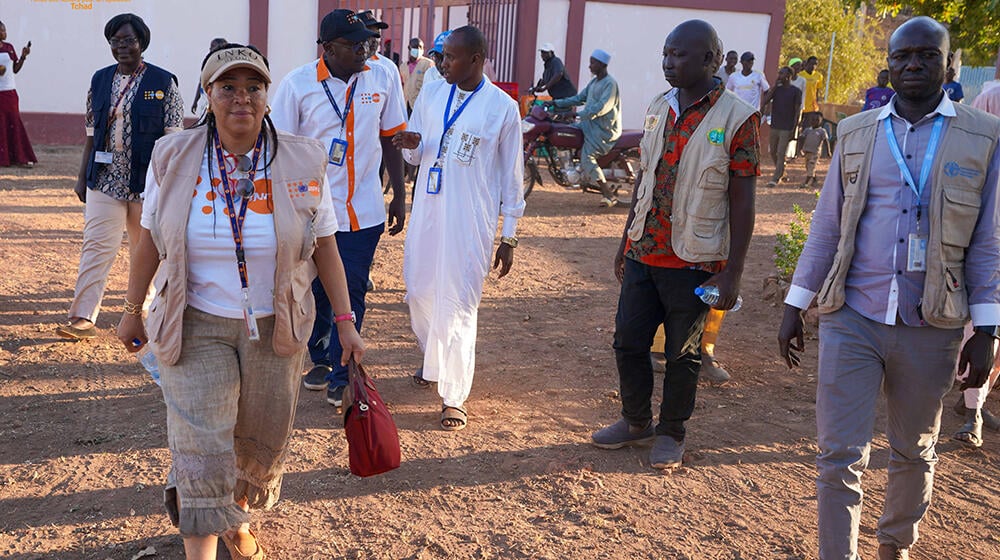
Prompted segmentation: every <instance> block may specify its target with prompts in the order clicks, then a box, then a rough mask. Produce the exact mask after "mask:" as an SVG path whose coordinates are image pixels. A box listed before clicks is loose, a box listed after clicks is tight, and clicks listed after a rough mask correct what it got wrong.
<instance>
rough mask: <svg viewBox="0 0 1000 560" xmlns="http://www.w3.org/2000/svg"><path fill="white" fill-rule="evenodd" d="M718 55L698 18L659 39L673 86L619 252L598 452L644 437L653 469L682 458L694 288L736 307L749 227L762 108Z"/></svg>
mask: <svg viewBox="0 0 1000 560" xmlns="http://www.w3.org/2000/svg"><path fill="white" fill-rule="evenodd" d="M721 61H722V49H721V43H720V42H719V40H718V35H717V34H716V32H715V29H713V28H712V26H711V25H709V24H708V23H706V22H704V21H701V20H690V21H686V22H684V23H682V24H680V25H678V26H677V27H676V28H675V29H674V30H673V31H672V32H671V33H670V35H668V36H667V39H666V42H665V44H664V46H663V74H664V77H665V78H666V79H667V81H668V82H670V85H671V86H673V88H672V89H670V90H668V91H667V92H665V93H662V94H660V95H657V96H656V97H655V98H654V99H653V101H652V103H651V104H650V106H649V109H648V110H647V111H646V118H645V134H644V135H643V139H642V146H641V153H642V158H641V164H642V165H641V170H640V173H639V176H638V177H637V179H636V188H635V196H634V198H633V200H632V210H631V211H630V212H629V217H628V221H627V222H626V226H625V231H624V232H623V234H622V240H621V245H620V246H619V248H618V252H617V254H616V255H615V261H614V266H615V274H616V276H617V277H618V280H619V281H620V282H621V283H622V289H621V295H620V296H619V300H618V315H617V317H616V318H615V329H616V332H615V341H614V348H615V357H616V360H617V363H618V375H619V379H620V382H621V399H622V410H621V415H622V418H621V419H620V420H619V421H618V422H616V423H614V424H612V425H611V426H609V427H607V428H604V429H602V430H599V431H597V432H595V433H594V434H593V435H592V436H591V438H592V441H593V444H594V445H595V446H597V447H601V448H605V449H618V448H621V447H625V446H633V445H644V444H649V443H652V444H653V449H652V451H651V452H650V466H652V467H653V468H670V467H676V466H679V465H680V464H681V461H682V458H683V455H684V445H685V438H684V436H685V427H684V423H685V422H686V421H687V420H688V419H689V418H690V417H691V413H692V412H693V411H694V402H695V391H696V389H697V387H698V370H699V367H700V366H701V353H700V350H699V345H700V341H701V337H702V331H703V329H704V327H705V316H706V315H707V314H708V309H709V307H708V305H706V304H705V303H703V302H702V301H701V300H700V299H699V298H698V296H696V295H695V293H694V291H695V288H698V287H699V286H709V285H712V286H717V287H718V289H719V293H720V298H719V301H718V302H717V303H716V307H717V308H719V309H730V308H732V307H733V306H734V305H735V303H736V298H737V296H738V295H739V291H740V277H741V276H742V274H743V263H744V260H745V258H746V254H747V248H748V247H749V244H750V236H751V234H752V233H753V223H754V187H755V184H756V180H757V179H756V178H757V176H758V175H760V168H759V159H760V141H759V137H758V128H759V126H760V114H759V113H757V111H756V109H755V108H754V107H751V106H750V105H747V104H746V103H745V102H743V101H742V100H740V99H739V98H738V97H736V95H735V94H733V93H732V92H729V91H727V90H726V89H725V86H723V85H722V84H720V83H719V80H717V79H716V78H715V76H714V74H715V71H716V70H717V69H718V68H719V64H720V63H721ZM661 324H662V325H663V328H664V334H665V335H666V343H665V345H664V352H663V353H664V355H665V356H666V360H667V363H666V372H665V373H664V381H663V400H662V402H661V404H660V418H659V423H658V424H655V425H654V423H653V415H652V407H651V403H650V400H651V398H652V393H653V371H652V365H651V363H650V359H649V347H650V345H651V344H652V341H653V336H654V334H655V333H656V329H657V327H659V326H660V325H661Z"/></svg>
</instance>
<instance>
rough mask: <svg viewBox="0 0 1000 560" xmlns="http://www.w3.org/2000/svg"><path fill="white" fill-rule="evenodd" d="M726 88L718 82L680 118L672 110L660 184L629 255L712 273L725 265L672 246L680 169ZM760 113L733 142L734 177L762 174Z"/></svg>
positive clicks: (665, 129)
mask: <svg viewBox="0 0 1000 560" xmlns="http://www.w3.org/2000/svg"><path fill="white" fill-rule="evenodd" d="M723 91H725V88H724V87H723V86H722V85H718V86H716V87H715V89H713V90H712V91H710V92H708V93H707V94H706V95H705V97H702V98H701V99H700V100H698V101H696V102H695V103H694V104H692V105H691V106H690V107H688V108H687V109H685V110H684V111H682V112H681V115H680V118H678V117H677V115H676V114H675V113H674V109H672V108H671V109H670V111H669V113H668V119H667V122H666V124H665V125H664V127H663V136H664V141H665V142H664V144H663V157H662V158H661V159H660V162H659V164H657V166H656V187H655V188H654V189H653V204H652V207H651V208H650V210H649V214H648V215H647V216H646V225H645V230H644V231H643V234H642V237H641V238H640V239H639V240H638V241H632V240H631V239H629V240H628V243H627V244H626V246H625V256H626V257H628V258H630V259H632V260H635V261H639V262H641V263H643V264H646V265H649V266H657V267H662V268H690V269H695V270H703V271H705V272H710V273H712V274H715V273H718V272H720V271H721V270H722V269H723V268H724V267H725V264H726V263H725V261H714V262H704V263H689V262H687V261H684V260H683V259H681V258H680V257H678V256H677V255H676V254H675V253H674V251H673V248H672V247H671V245H670V235H671V231H672V229H671V224H670V214H671V213H672V212H673V205H674V187H675V185H676V183H677V171H678V167H679V164H680V160H681V154H682V153H683V152H684V146H686V145H687V143H688V140H689V139H690V138H691V135H692V134H694V131H695V129H697V128H698V125H699V124H701V121H702V120H703V119H704V118H705V115H707V114H708V111H709V109H711V108H712V106H714V105H715V102H716V101H717V100H718V99H719V97H720V96H721V95H722V92H723ZM759 129H760V114H759V113H754V114H753V115H751V116H750V118H749V119H747V120H746V122H744V123H743V125H742V126H741V127H740V128H739V129H738V130H737V131H736V134H735V135H733V140H732V142H731V144H730V150H729V153H730V161H729V176H730V177H756V176H758V175H760V135H759Z"/></svg>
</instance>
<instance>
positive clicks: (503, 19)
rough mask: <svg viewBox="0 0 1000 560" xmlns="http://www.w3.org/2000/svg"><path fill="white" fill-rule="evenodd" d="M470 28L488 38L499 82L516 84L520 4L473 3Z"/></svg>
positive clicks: (502, 0) (494, 0)
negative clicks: (477, 29) (472, 26)
mask: <svg viewBox="0 0 1000 560" xmlns="http://www.w3.org/2000/svg"><path fill="white" fill-rule="evenodd" d="M469 25H475V26H476V27H478V28H479V29H481V30H482V31H483V33H484V34H486V39H487V40H488V41H489V46H490V51H489V54H488V58H490V59H491V60H492V61H493V69H494V70H496V73H497V80H498V81H501V82H514V81H516V76H515V75H514V57H515V47H516V45H517V0H472V3H471V4H470V5H469Z"/></svg>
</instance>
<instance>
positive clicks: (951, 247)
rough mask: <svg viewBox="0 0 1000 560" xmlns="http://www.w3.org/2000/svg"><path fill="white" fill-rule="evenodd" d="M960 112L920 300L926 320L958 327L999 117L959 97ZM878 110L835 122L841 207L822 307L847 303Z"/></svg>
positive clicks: (936, 202) (946, 138) (936, 196)
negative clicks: (961, 101) (970, 250)
mask: <svg viewBox="0 0 1000 560" xmlns="http://www.w3.org/2000/svg"><path fill="white" fill-rule="evenodd" d="M955 111H956V116H955V117H950V118H947V119H946V120H947V121H948V126H947V128H946V130H945V133H944V135H943V136H942V138H941V143H940V147H939V148H938V153H937V156H936V158H935V168H934V171H933V172H932V175H931V180H930V185H929V186H930V189H931V193H930V211H929V212H928V217H929V219H930V235H929V236H928V239H927V274H926V277H925V279H924V291H923V297H922V302H921V313H922V315H923V318H924V320H925V321H927V323H928V324H929V325H932V326H935V327H939V328H943V329H951V328H959V327H961V326H962V325H964V324H965V322H966V321H968V320H969V300H968V294H967V292H966V289H965V250H966V248H967V247H968V246H969V241H970V239H971V238H972V232H973V230H974V229H975V227H976V224H977V223H978V221H979V208H980V206H981V204H982V196H981V193H982V190H983V183H984V182H985V180H986V171H987V167H988V166H989V163H990V159H991V157H992V155H993V151H994V149H995V148H996V144H997V137H998V136H1000V119H997V118H996V117H994V116H992V115H988V114H986V113H983V112H981V111H977V110H975V109H970V108H968V107H965V106H964V105H959V104H957V103H956V104H955ZM880 113H881V111H865V112H864V113H861V114H858V115H854V116H852V117H849V118H847V119H844V120H843V121H841V122H840V124H839V125H838V126H837V136H838V142H839V145H840V181H841V185H842V187H843V189H844V206H843V209H842V210H841V217H840V243H839V244H838V246H837V253H836V254H835V256H834V259H833V266H831V267H830V272H829V274H828V275H827V277H826V279H825V280H824V281H823V285H822V287H821V288H820V291H819V293H818V294H817V296H816V301H817V304H818V305H819V311H820V313H831V312H833V311H836V310H838V309H840V308H841V307H842V306H843V305H844V283H845V280H846V278H847V272H848V270H850V267H851V266H850V265H851V260H852V259H853V258H854V240H855V235H856V234H857V229H858V221H859V220H860V219H861V214H862V213H863V212H864V210H865V207H866V205H867V200H868V176H869V172H870V170H871V163H872V161H871V160H872V150H873V148H874V146H875V137H876V136H875V135H876V134H884V132H882V130H883V129H882V125H881V121H879V120H877V119H878V116H879V114H880Z"/></svg>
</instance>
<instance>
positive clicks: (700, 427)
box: [0, 146, 1000, 560]
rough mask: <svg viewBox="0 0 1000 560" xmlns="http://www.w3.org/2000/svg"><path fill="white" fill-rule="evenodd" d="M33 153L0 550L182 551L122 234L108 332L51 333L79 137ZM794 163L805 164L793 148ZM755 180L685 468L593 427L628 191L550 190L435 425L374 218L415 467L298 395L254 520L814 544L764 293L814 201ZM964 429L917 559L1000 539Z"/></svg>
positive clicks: (604, 405) (4, 440)
mask: <svg viewBox="0 0 1000 560" xmlns="http://www.w3.org/2000/svg"><path fill="white" fill-rule="evenodd" d="M38 152H39V153H38V155H39V159H40V160H42V163H41V164H39V165H38V167H37V168H35V169H33V170H26V169H10V168H4V169H0V267H2V273H0V557H3V558H8V559H11V560H28V559H43V558H44V559H52V558H60V559H63V558H65V559H94V560H105V559H115V560H119V559H125V560H128V559H131V558H133V556H135V555H136V554H137V553H138V552H140V551H141V550H143V549H146V548H147V547H153V548H155V551H156V556H155V558H181V557H182V556H183V552H182V547H181V544H180V538H179V537H178V535H177V533H176V532H175V530H174V529H173V528H172V527H170V525H169V523H168V521H167V518H166V516H165V515H164V514H163V512H162V509H161V506H160V503H161V493H162V489H163V482H164V477H165V475H166V469H167V465H168V454H167V451H166V449H165V444H166V434H165V429H164V407H163V402H162V398H161V395H160V393H159V389H158V388H157V387H156V385H154V384H153V383H152V382H151V381H150V380H149V378H148V376H147V375H146V374H145V372H144V371H143V370H142V369H141V366H139V365H138V364H137V363H136V362H135V361H134V359H133V358H131V357H130V356H128V355H127V354H126V353H125V351H124V350H123V349H121V348H120V347H119V345H118V343H117V341H116V339H115V338H114V336H113V326H114V325H115V324H116V323H117V318H118V312H119V310H120V308H121V304H122V296H123V293H124V288H125V274H126V263H125V258H126V251H125V249H124V246H123V249H122V251H121V253H120V258H119V260H118V262H117V263H116V264H115V267H114V269H113V272H112V276H111V280H110V282H109V286H108V292H107V296H106V298H105V305H106V308H105V311H104V312H103V313H102V315H101V316H100V319H99V320H98V327H99V329H100V335H99V336H98V337H97V338H96V339H95V340H93V341H90V342H82V343H68V342H63V341H61V340H60V339H58V338H57V337H56V336H55V335H54V333H53V327H54V326H55V325H56V324H58V323H59V322H60V321H62V320H64V317H65V314H66V311H67V309H68V307H69V302H70V299H71V297H72V289H73V283H74V281H75V273H76V266H77V260H78V257H79V248H80V239H81V229H82V225H83V212H82V206H81V205H80V204H79V202H77V200H76V198H75V196H74V195H73V194H72V191H71V186H72V184H73V177H74V176H75V171H76V169H77V166H78V162H79V151H78V148H72V147H69V148H68V147H44V146H43V147H40V148H39V149H38ZM790 173H791V176H792V177H793V178H800V177H801V176H802V175H804V173H803V171H802V168H801V165H799V164H795V163H793V164H792V165H791V166H790ZM761 184H763V181H762V182H761ZM758 192H759V194H758V218H757V229H756V236H755V238H754V241H753V246H752V249H751V253H750V257H749V262H748V264H747V267H746V276H745V279H744V290H743V293H744V298H745V300H746V301H745V304H744V309H743V310H741V311H740V312H738V313H733V314H730V315H729V316H728V318H727V319H726V323H725V326H724V327H723V332H722V338H721V340H720V344H719V350H718V354H719V357H720V359H721V360H722V362H723V363H724V364H725V366H726V367H727V368H728V369H729V371H730V372H731V373H732V374H733V381H731V382H730V383H728V384H727V385H724V386H721V387H711V386H707V385H703V386H702V388H701V389H700V393H699V400H698V405H697V410H696V412H695V417H694V419H693V420H692V421H691V422H690V428H689V436H688V454H687V458H686V459H687V460H686V464H685V466H684V468H681V469H678V470H676V471H673V472H668V473H661V472H659V471H655V470H652V469H650V467H649V461H648V457H647V452H646V451H644V450H625V451H613V452H609V451H602V450H598V449H595V448H592V447H591V446H590V445H589V444H588V441H589V435H590V433H591V432H592V431H593V430H595V429H597V428H599V427H602V426H603V425H605V424H606V423H608V422H612V421H614V420H615V419H616V417H617V414H618V401H617V395H616V390H617V374H616V373H615V369H614V359H613V355H612V351H611V348H610V344H611V337H612V332H613V328H614V311H615V306H616V299H617V284H616V282H615V281H614V278H613V276H612V274H611V271H610V263H611V259H612V254H613V251H614V249H615V248H616V246H617V243H618V239H619V235H620V232H621V228H622V225H623V221H624V219H625V216H626V210H625V209H623V208H616V209H613V210H598V209H597V208H596V206H597V198H596V197H595V196H594V195H584V194H581V193H579V192H571V191H565V190H563V189H561V188H559V187H556V186H552V185H545V186H542V187H538V188H536V190H535V192H534V193H533V194H532V196H531V198H530V199H529V201H528V202H529V203H528V210H527V214H526V217H525V218H524V220H523V221H522V226H521V230H520V232H519V233H520V237H521V247H520V248H518V250H517V255H516V259H517V260H516V262H515V268H514V270H513V272H512V274H511V276H510V277H509V279H508V278H505V279H503V280H501V281H497V280H495V278H491V279H490V280H488V281H487V284H486V289H485V292H484V297H483V305H482V309H481V312H480V334H479V344H478V362H477V375H476V383H475V386H474V388H473V392H472V397H471V399H470V401H469V402H468V407H469V412H470V416H471V417H470V424H469V427H468V429H466V430H465V431H463V432H458V433H445V432H442V431H440V430H439V429H437V423H436V421H437V418H438V406H439V403H440V401H439V400H438V399H437V397H436V394H435V392H433V391H423V390H416V389H414V388H413V387H412V386H411V385H410V383H409V382H408V380H407V376H408V375H409V374H410V373H411V372H412V371H413V370H414V369H415V368H416V367H417V366H418V365H419V364H418V361H419V357H418V353H417V351H416V346H415V343H414V338H413V336H412V334H411V332H410V330H409V321H408V317H407V313H406V307H405V304H404V303H403V282H402V278H401V263H402V238H401V237H399V238H388V237H386V238H384V239H383V242H382V244H381V246H380V248H379V252H378V255H377V258H376V266H375V268H374V271H373V279H374V282H375V284H376V286H377V291H376V292H375V293H374V294H372V296H371V298H370V299H371V310H370V311H369V315H368V318H367V319H366V325H365V329H366V332H365V338H366V339H367V341H368V342H369V346H370V351H369V354H368V356H367V357H366V365H367V366H368V369H369V371H370V373H373V374H375V375H376V376H377V383H378V385H379V389H380V390H381V392H382V393H383V395H384V396H385V398H386V399H387V400H388V402H389V403H390V406H391V408H392V411H393V413H394V415H395V419H396V422H397V424H398V425H399V429H400V438H401V442H402V448H403V457H404V464H403V466H402V468H400V469H398V470H396V471H394V472H391V473H388V474H386V475H382V476H378V477H374V478H371V479H359V478H357V477H354V476H352V475H351V474H350V473H349V471H348V469H347V451H346V442H345V440H344V438H343V435H342V434H343V431H342V426H341V421H340V419H339V418H338V417H337V416H336V415H335V414H334V413H333V409H332V407H330V406H329V405H327V404H326V402H325V399H324V398H323V397H324V396H325V395H323V394H322V393H315V392H310V391H303V392H302V395H301V397H300V401H299V406H298V416H297V419H296V424H295V425H296V432H295V435H294V437H293V444H292V445H293V453H292V456H291V460H290V462H289V464H288V473H287V475H286V477H285V482H284V490H283V496H282V498H283V499H282V501H281V502H280V504H279V505H278V506H277V507H276V508H275V509H273V510H272V511H270V512H266V513H262V514H259V515H256V516H255V518H254V526H255V530H256V531H257V533H258V534H259V535H260V537H261V542H262V544H263V545H264V546H265V547H266V548H267V550H268V551H269V553H270V557H271V558H275V559H325V558H352V559H353V558H359V559H360V558H379V559H382V558H385V559H397V558H411V559H432V558H484V559H485V558H532V559H562V558H658V559H770V558H778V559H805V558H815V557H816V544H815V535H816V521H815V503H816V500H815V488H814V484H813V476H814V472H815V471H814V466H813V458H814V455H815V451H816V447H815V427H814V392H815V378H814V375H813V374H814V372H815V365H816V364H815V357H816V341H815V340H810V341H808V344H809V347H808V352H807V353H806V357H805V363H804V367H803V368H802V369H801V370H798V371H795V372H789V371H788V370H787V369H786V368H785V367H784V366H783V365H782V364H781V363H780V362H779V360H778V358H777V355H776V350H775V342H774V340H775V332H776V328H777V323H778V321H779V318H780V308H778V307H773V306H771V304H770V303H768V302H765V301H762V299H761V297H760V291H761V285H762V282H763V280H764V278H765V277H766V276H768V275H770V274H771V273H772V271H773V265H772V264H771V259H772V247H773V244H774V239H775V237H774V234H775V233H776V232H778V231H783V230H784V229H785V228H787V223H788V222H789V220H790V219H791V206H792V204H793V203H798V204H801V205H802V206H803V207H805V208H807V209H810V210H811V208H812V207H813V205H814V204H815V196H814V195H813V193H812V191H806V190H801V189H796V188H793V187H792V186H791V185H787V184H782V185H781V186H779V187H778V188H774V189H766V188H760V189H759V191H758ZM954 398H955V397H954V395H950V396H949V397H948V404H951V403H952V402H954ZM991 406H992V407H993V408H994V409H995V408H997V405H996V403H995V401H993V402H991ZM883 422H884V416H880V422H879V425H878V429H877V434H876V435H877V437H876V440H875V445H874V450H873V454H872V464H871V468H870V470H869V474H868V475H867V477H866V478H865V488H866V490H867V492H868V494H867V503H866V506H867V507H866V508H865V511H864V516H863V519H862V533H861V544H862V547H863V549H862V550H863V551H864V553H865V554H866V557H870V556H871V555H872V553H873V552H872V551H873V550H874V547H875V544H876V543H875V538H874V527H875V524H876V518H877V515H878V513H879V512H880V510H881V506H882V495H883V491H884V488H885V477H886V462H887V456H888V450H887V446H886V442H885V438H884V436H883V435H882V431H881V430H882V425H883ZM960 423H961V421H960V419H959V418H958V417H957V416H955V415H954V414H953V413H952V412H951V411H950V410H947V409H946V412H945V415H944V418H943V429H942V433H943V434H944V435H945V437H944V438H943V442H942V443H941V444H940V445H939V448H938V451H939V454H940V462H939V463H938V479H937V481H938V483H937V488H936V493H935V500H934V505H933V506H932V509H931V512H930V514H929V516H928V518H927V520H926V522H925V523H924V524H923V525H922V527H921V540H920V543H919V545H918V546H917V548H915V549H914V551H913V554H912V555H911V557H912V558H915V559H960V558H962V559H964V558H975V559H980V558H982V559H990V558H1000V539H998V537H997V535H998V534H1000V517H998V515H997V512H998V511H1000V507H998V506H1000V497H998V496H1000V462H998V456H1000V434H996V433H992V432H990V433H987V435H986V438H985V439H986V444H985V445H984V447H983V449H982V450H980V451H977V452H969V451H965V450H963V449H961V448H959V447H958V446H956V445H955V444H954V443H952V442H950V441H948V440H947V436H948V435H950V434H951V433H952V432H954V431H955V429H956V428H957V427H958V425H959V424H960ZM220 557H222V558H225V554H224V553H223V554H222V555H220Z"/></svg>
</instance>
